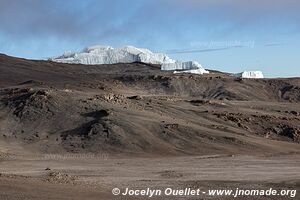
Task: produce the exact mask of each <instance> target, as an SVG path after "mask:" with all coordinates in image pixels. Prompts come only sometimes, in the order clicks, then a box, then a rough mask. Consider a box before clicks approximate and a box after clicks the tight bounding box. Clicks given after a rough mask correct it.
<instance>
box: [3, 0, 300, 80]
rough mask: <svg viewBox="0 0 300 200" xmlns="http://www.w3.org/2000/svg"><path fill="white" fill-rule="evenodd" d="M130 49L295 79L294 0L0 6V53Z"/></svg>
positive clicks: (118, 0) (110, 0)
mask: <svg viewBox="0 0 300 200" xmlns="http://www.w3.org/2000/svg"><path fill="white" fill-rule="evenodd" d="M95 44H102V45H110V46H113V47H121V46H125V45H133V46H137V47H143V48H149V49H150V50H152V51H154V52H163V53H167V54H168V55H169V56H170V57H171V58H174V59H181V60H196V61H198V62H200V63H201V64H202V65H203V66H204V67H206V68H208V69H217V70H221V71H226V72H240V71H243V70H262V71H263V72H264V74H265V75H266V76H267V77H279V76H281V77H290V76H300V49H299V48H300V1H299V0H72V1H62V0H0V52H1V53H5V54H8V55H13V56H18V57H25V58H33V59H45V58H48V57H52V56H57V55H60V54H62V53H63V52H65V51H67V50H71V51H79V50H81V49H83V48H84V47H86V46H90V45H95Z"/></svg>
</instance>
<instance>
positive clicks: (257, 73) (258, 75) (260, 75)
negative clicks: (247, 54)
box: [234, 71, 264, 78]
mask: <svg viewBox="0 0 300 200" xmlns="http://www.w3.org/2000/svg"><path fill="white" fill-rule="evenodd" d="M234 75H235V76H236V77H241V78H264V75H263V73H262V72H261V71H243V72H241V73H237V74H234Z"/></svg>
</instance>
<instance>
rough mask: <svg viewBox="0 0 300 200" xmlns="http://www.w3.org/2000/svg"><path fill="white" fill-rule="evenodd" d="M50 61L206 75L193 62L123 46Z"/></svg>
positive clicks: (95, 48)
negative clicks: (126, 65) (148, 67)
mask: <svg viewBox="0 0 300 200" xmlns="http://www.w3.org/2000/svg"><path fill="white" fill-rule="evenodd" d="M50 60H52V61H55V62H62V63H77V64H88V65H96V64H115V63H130V62H136V61H140V62H145V63H151V64H160V65H161V70H195V69H197V73H199V74H203V73H208V71H206V70H205V69H204V68H203V67H202V66H201V65H200V64H199V63H197V62H195V61H188V62H181V61H177V60H173V59H171V58H169V57H168V56H167V55H166V54H163V53H153V52H151V51H150V50H148V49H142V48H137V47H133V46H125V47H122V48H113V47H111V46H102V45H96V46H91V47H87V48H84V49H83V50H82V51H81V52H79V53H72V52H66V53H64V54H63V55H62V56H58V57H55V58H50Z"/></svg>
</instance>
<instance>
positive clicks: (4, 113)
mask: <svg viewBox="0 0 300 200" xmlns="http://www.w3.org/2000/svg"><path fill="white" fill-rule="evenodd" d="M159 69H160V66H157V65H149V64H145V63H131V64H121V63H120V64H115V65H93V66H86V65H70V64H62V63H53V62H48V61H32V60H25V59H20V58H13V57H9V56H5V55H0V173H1V176H0V186H1V187H0V188H1V189H0V199H125V198H124V197H123V198H122V196H118V197H116V196H113V195H112V194H111V190H112V188H114V187H119V188H120V189H124V188H126V187H131V188H144V187H157V188H164V187H167V186H172V187H179V188H184V187H198V188H203V189H216V188H224V187H225V188H232V189H234V188H236V187H237V186H238V187H245V188H256V187H258V188H268V187H273V188H280V189H284V188H294V189H298V188H299V173H298V172H299V168H300V165H299V152H300V145H299V143H300V78H290V79H239V78H235V77H232V76H230V75H229V74H226V73H222V72H217V71H212V72H211V73H210V74H208V75H203V76H199V75H190V74H176V75H175V74H172V73H171V72H162V71H160V70H159ZM199 198H200V199H207V198H215V199H226V198H225V197H207V196H202V197H199ZM199 198H198V199H199ZM296 198H297V197H296ZM126 199H130V198H127V197H126ZM137 199H145V197H143V198H141V197H139V198H137ZM162 199H167V197H162ZM170 199H174V198H170ZM179 199H182V198H179ZM184 199H188V198H184ZM228 199H230V198H228ZM241 199H253V198H251V197H249V198H247V197H243V198H241ZM256 199H282V197H280V198H279V197H259V198H256Z"/></svg>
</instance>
